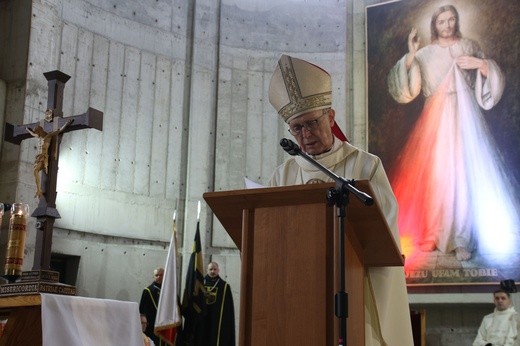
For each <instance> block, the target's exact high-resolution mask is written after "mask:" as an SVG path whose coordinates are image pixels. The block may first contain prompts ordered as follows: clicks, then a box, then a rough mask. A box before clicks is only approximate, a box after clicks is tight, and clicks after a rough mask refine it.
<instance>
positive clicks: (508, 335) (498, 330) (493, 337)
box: [473, 307, 517, 346]
mask: <svg viewBox="0 0 520 346" xmlns="http://www.w3.org/2000/svg"><path fill="white" fill-rule="evenodd" d="M516 315H517V314H516V311H515V308H514V307H510V308H508V309H506V310H504V311H498V310H496V309H495V311H494V312H493V313H491V314H489V315H486V316H484V318H483V319H482V323H481V324H480V327H479V329H478V333H477V337H476V338H475V341H473V346H485V345H486V344H488V343H491V344H493V346H513V345H515V340H516V336H517V330H516V327H517V320H516V317H517V316H516Z"/></svg>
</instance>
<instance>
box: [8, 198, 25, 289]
mask: <svg viewBox="0 0 520 346" xmlns="http://www.w3.org/2000/svg"><path fill="white" fill-rule="evenodd" d="M28 215H29V205H27V204H25V203H14V204H13V205H12V206H11V217H10V219H9V234H8V236H7V237H8V238H7V253H6V256H5V269H4V277H5V278H6V279H7V280H9V282H14V281H16V279H18V278H19V277H20V275H22V265H23V257H24V251H25V236H26V233H27V232H26V229H27V216H28Z"/></svg>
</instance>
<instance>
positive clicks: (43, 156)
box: [25, 119, 74, 198]
mask: <svg viewBox="0 0 520 346" xmlns="http://www.w3.org/2000/svg"><path fill="white" fill-rule="evenodd" d="M73 121H74V120H73V119H70V120H69V121H67V122H66V123H65V124H64V125H63V126H62V127H60V128H59V129H57V130H56V131H52V132H49V133H47V132H45V130H44V129H43V127H42V126H40V125H38V126H36V127H35V128H34V129H32V130H31V129H30V128H28V127H26V128H25V129H26V130H27V132H29V133H30V134H31V136H33V137H37V138H39V139H40V147H39V150H38V154H37V155H36V158H35V160H34V180H35V181H36V195H35V196H34V197H38V198H39V197H41V196H42V195H43V191H42V188H41V185H40V171H42V170H45V174H47V173H48V167H49V148H50V145H51V143H52V138H53V137H54V136H57V135H58V134H60V133H61V132H62V131H63V130H65V128H66V127H67V126H69V125H70V124H71V123H72V122H73ZM57 156H58V155H57V146H56V152H55V153H54V158H55V159H56V158H57Z"/></svg>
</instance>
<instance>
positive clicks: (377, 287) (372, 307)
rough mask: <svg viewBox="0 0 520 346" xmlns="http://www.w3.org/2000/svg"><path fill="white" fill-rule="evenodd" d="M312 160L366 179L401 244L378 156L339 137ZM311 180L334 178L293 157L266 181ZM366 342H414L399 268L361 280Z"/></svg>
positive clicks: (373, 345) (374, 345) (407, 345)
mask: <svg viewBox="0 0 520 346" xmlns="http://www.w3.org/2000/svg"><path fill="white" fill-rule="evenodd" d="M314 159H316V160H317V161H318V162H319V163H320V164H322V165H323V166H325V167H326V168H328V169H330V170H331V171H333V172H334V173H335V174H337V175H338V176H340V177H343V178H345V179H354V180H368V181H370V183H371V186H372V188H373V189H374V194H375V196H373V197H374V198H375V199H376V200H377V201H378V202H379V205H380V207H381V209H382V212H383V213H384V216H385V218H386V220H387V222H388V225H389V227H390V230H391V232H392V235H393V237H394V239H395V241H396V243H397V244H398V246H400V241H399V233H398V229H397V203H396V200H395V197H394V194H393V192H392V188H391V187H390V183H389V181H388V178H387V176H386V173H385V170H384V168H383V165H382V163H381V160H380V159H379V158H378V157H377V156H375V155H372V154H370V153H367V152H365V151H362V150H360V149H358V148H356V147H354V146H352V145H350V144H349V143H347V142H340V141H339V140H337V139H335V140H334V145H333V147H332V149H331V150H330V151H329V152H327V153H325V154H321V155H318V156H315V157H314ZM315 180H321V181H323V182H332V181H333V180H332V179H331V178H330V177H329V176H327V175H326V174H325V173H323V172H322V171H320V170H319V169H318V168H316V167H315V166H314V165H312V164H311V163H310V162H308V161H307V160H305V159H304V158H302V157H300V156H297V157H292V158H290V159H289V160H287V161H286V162H285V163H283V164H282V165H281V166H279V167H278V168H277V170H276V171H275V172H274V174H273V176H272V177H271V180H270V183H269V184H270V185H271V186H285V185H299V184H306V183H309V182H313V181H315ZM351 198H352V197H351ZM352 317H353V318H355V316H352ZM365 345H366V346H379V345H381V346H383V345H385V346H386V345H388V346H397V345H398V346H412V345H413V340H412V327H411V322H410V310H409V306H408V296H407V291H406V283H405V277H404V269H403V267H377V268H375V267H374V268H369V269H368V273H367V276H366V280H365Z"/></svg>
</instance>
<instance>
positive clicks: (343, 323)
mask: <svg viewBox="0 0 520 346" xmlns="http://www.w3.org/2000/svg"><path fill="white" fill-rule="evenodd" d="M280 145H281V146H282V148H283V149H284V150H285V151H286V152H287V153H289V154H290V155H292V156H295V155H299V156H301V157H303V158H304V159H306V160H307V161H309V162H310V163H311V164H313V165H314V166H316V167H317V168H318V169H319V170H320V171H322V172H323V173H325V174H326V175H328V176H329V177H330V178H332V179H333V180H334V181H335V182H336V187H332V188H330V189H329V190H328V191H327V202H328V205H329V206H332V205H335V206H336V207H337V208H338V217H339V219H340V223H339V229H338V231H339V244H338V251H339V271H340V287H339V291H338V292H336V295H335V297H334V303H335V306H334V312H335V315H336V317H337V318H338V319H339V320H338V322H339V339H338V346H345V345H346V344H347V317H348V295H347V293H346V291H345V286H346V283H345V282H346V278H345V219H346V216H347V213H346V209H347V205H348V203H349V194H350V193H352V194H353V195H354V196H356V197H357V198H358V199H359V200H360V201H361V202H362V203H363V204H365V205H367V206H370V205H372V204H374V200H373V198H372V197H370V196H369V195H368V194H366V193H364V192H362V191H359V190H358V189H356V188H355V187H354V184H355V181H354V180H353V179H352V180H347V179H345V178H342V177H340V176H338V175H337V174H335V173H334V172H332V171H331V170H329V169H328V168H326V167H325V166H323V165H322V164H320V163H319V162H318V161H316V160H314V159H313V158H312V157H310V156H309V155H307V154H306V153H304V152H303V151H302V150H301V149H300V147H299V146H298V145H297V144H296V143H294V142H293V141H291V140H290V139H287V138H283V139H282V140H281V141H280Z"/></svg>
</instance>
